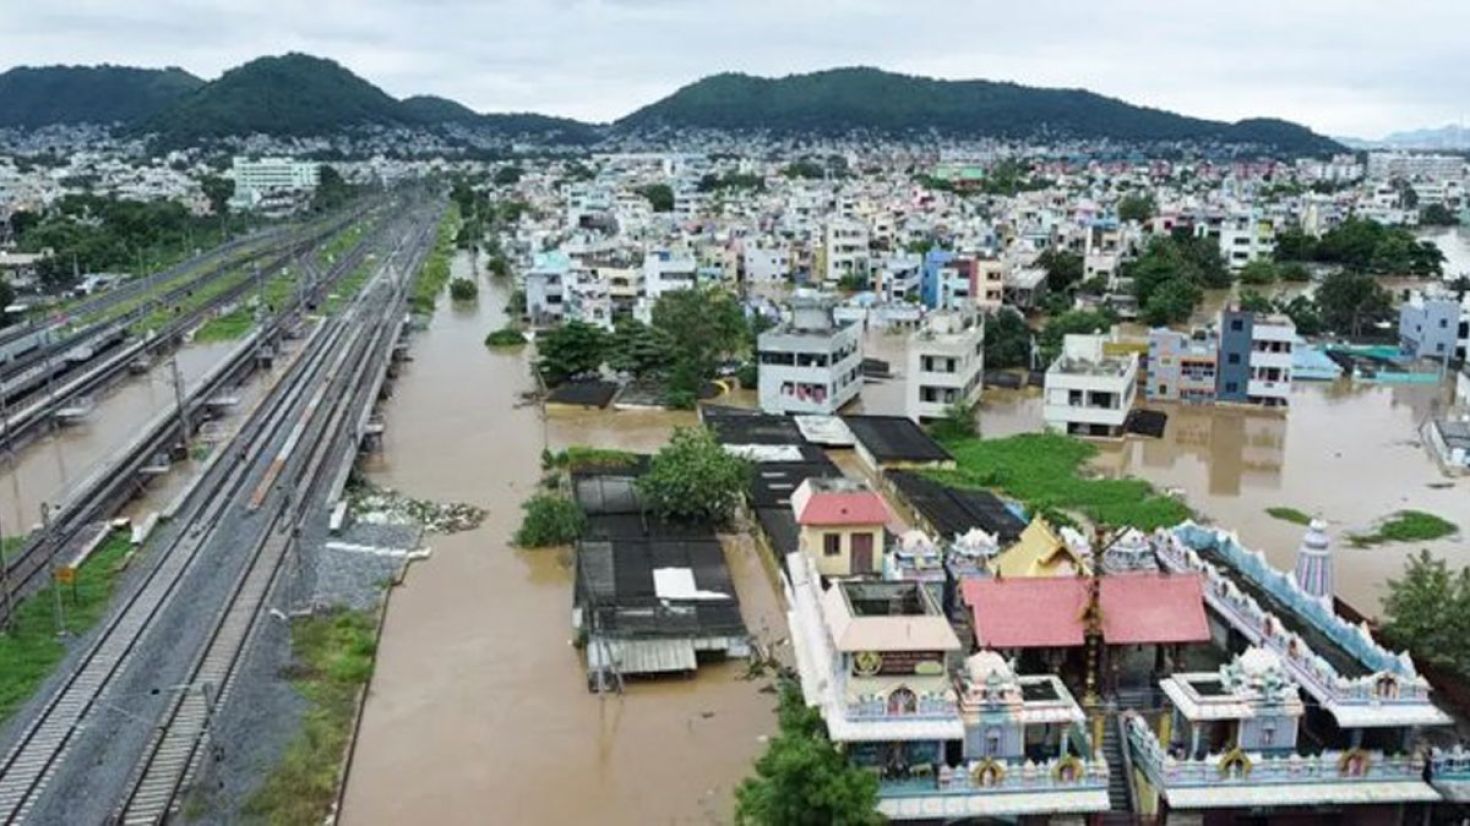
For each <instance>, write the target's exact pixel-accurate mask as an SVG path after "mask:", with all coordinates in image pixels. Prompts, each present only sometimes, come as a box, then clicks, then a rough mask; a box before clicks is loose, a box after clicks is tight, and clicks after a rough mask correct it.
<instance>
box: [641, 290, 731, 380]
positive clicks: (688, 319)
mask: <svg viewBox="0 0 1470 826" xmlns="http://www.w3.org/2000/svg"><path fill="white" fill-rule="evenodd" d="M653 327H654V329H655V330H657V331H659V332H660V333H661V334H662V335H663V336H664V337H665V338H666V340H667V341H668V342H669V347H670V351H671V352H672V353H673V360H672V362H671V364H670V365H669V372H668V374H667V384H668V392H669V396H670V402H671V403H673V404H674V405H675V406H679V407H693V406H694V401H695V399H697V398H699V392H700V391H701V390H702V389H703V388H704V385H705V383H706V382H708V381H709V380H710V379H712V378H714V375H715V368H716V367H718V366H719V362H720V358H721V357H722V356H724V355H725V354H727V353H731V352H734V351H736V350H737V349H738V348H739V347H740V346H741V344H742V343H743V342H744V341H745V335H746V331H747V329H748V327H747V326H746V323H745V315H744V313H742V312H741V310H740V304H739V302H738V301H736V300H735V296H733V295H731V294H730V293H728V292H726V291H725V290H722V289H719V288H718V287H696V288H693V289H688V290H674V291H673V292H666V293H664V294H663V295H661V296H659V299H658V303H656V304H654V305H653Z"/></svg>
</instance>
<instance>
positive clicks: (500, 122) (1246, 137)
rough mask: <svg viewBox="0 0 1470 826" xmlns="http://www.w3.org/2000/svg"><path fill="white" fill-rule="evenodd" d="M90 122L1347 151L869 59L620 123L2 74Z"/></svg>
mask: <svg viewBox="0 0 1470 826" xmlns="http://www.w3.org/2000/svg"><path fill="white" fill-rule="evenodd" d="M6 117H9V118H10V119H11V121H10V122H9V123H7V121H6ZM85 122H93V123H123V124H125V125H126V126H127V127H128V129H129V131H130V132H131V133H132V134H134V135H139V136H141V135H150V136H152V137H154V138H156V139H157V140H158V141H159V144H160V145H161V146H168V147H175V146H185V145H189V144H191V143H194V142H198V141H205V140H212V139H218V138H225V137H234V136H247V135H251V134H257V133H259V134H266V135H273V136H278V137H306V136H323V135H331V134H336V133H338V132H340V131H342V130H345V129H351V128H355V127H370V126H375V127H401V128H444V129H455V128H459V129H470V130H477V131H479V132H481V133H485V132H489V133H492V134H498V135H503V136H506V137H531V138H534V139H538V140H542V141H545V142H560V143H592V142H595V141H597V140H600V139H601V138H603V137H605V136H607V135H621V134H629V133H639V132H645V131H649V130H663V129H676V130H677V129H712V130H724V131H731V132H754V131H764V132H773V133H785V134H799V133H807V134H814V135H816V134H820V135H834V134H845V133H850V132H857V131H862V132H869V133H873V134H883V135H892V136H902V135H923V134H928V133H931V132H938V133H940V134H944V135H949V136H954V137H994V138H1008V139H1028V138H1042V139H1046V138H1050V139H1114V140H1119V141H1153V142H1163V141H1198V142H1214V143H1220V144H1227V145H1258V146H1261V147H1265V148H1270V149H1274V150H1278V151H1286V152H1297V153H1307V154H1322V153H1327V152H1333V151H1340V150H1341V149H1342V146H1341V145H1340V144H1338V143H1336V142H1334V141H1332V140H1331V139H1329V138H1326V137H1323V136H1321V135H1318V134H1316V133H1314V132H1312V131H1311V130H1309V129H1307V128H1306V127H1303V126H1300V125H1298V124H1295V123H1290V122H1288V121H1283V120H1273V119H1264V118H1259V119H1251V120H1243V121H1239V122H1237V123H1222V122H1218V121H1211V120H1203V119H1200V118H1192V117H1186V116H1184V115H1179V114H1175V113H1172V112H1166V111H1162V110H1159V109H1151V108H1147V107H1141V106H1134V105H1132V104H1129V103H1126V102H1124V101H1121V100H1117V99H1114V98H1109V97H1104V96H1102V95H1099V94H1095V93H1093V92H1088V91H1085V90H1081V89H1040V88H1033V87H1027V86H1020V85H1017V84H1014V83H997V82H992V81H985V80H963V81H951V80H935V79H932V78H925V77H915V76H910V75H901V74H895V73H892V72H885V71H882V70H879V69H872V68H847V69H830V70H827V71H821V72H813V73H810V74H802V75H790V76H787V77H781V78H765V77H755V76H751V75H744V74H731V73H726V74H719V75H712V76H710V77H707V78H704V79H703V80H700V81H697V82H695V83H692V84H690V85H688V86H685V87H683V88H682V89H679V90H678V91H676V92H675V93H674V94H672V95H669V96H668V97H666V98H664V99H662V100H660V101H657V102H655V103H652V104H649V105H648V106H644V107H642V108H640V109H638V110H637V111H635V112H632V113H631V114H629V115H627V116H625V117H623V118H621V119H619V120H618V121H616V122H615V123H613V124H612V125H610V126H599V125H594V124H588V123H583V122H580V121H576V120H571V119H568V118H558V117H551V116H547V115H538V114H532V113H520V114H514V113H513V114H503V113H492V114H480V113H477V112H475V111H473V110H471V109H470V108H469V107H466V106H464V105H462V104H460V103H457V102H455V101H452V100H449V99H446V98H442V97H435V96H431V95H416V96H412V97H408V98H405V99H403V100H398V99H395V98H394V97H393V96H391V95H389V94H388V93H387V92H384V91H383V90H382V89H380V88H378V87H377V86H374V85H373V84H372V83H369V82H368V81H366V80H364V79H363V78H361V77H359V76H357V75H356V74H353V73H352V72H351V71H349V70H348V69H346V68H344V67H343V66H341V65H340V64H338V63H336V62H334V61H331V60H327V59H324V58H319V57H312V56H310V55H304V54H299V53H289V54H285V55H280V56H272V57H261V58H257V59H255V60H252V61H250V62H248V63H245V64H242V65H240V66H237V67H235V68H233V69H230V70H228V71H226V72H225V73H224V74H223V75H221V76H220V77H219V78H218V79H216V80H213V81H209V82H205V81H202V80H200V79H199V78H196V77H194V76H193V75H190V74H188V73H187V72H184V71H182V70H179V69H163V70H153V69H128V68H123V67H111V66H101V67H95V68H85V67H48V68H40V69H12V70H10V71H9V72H5V73H4V74H0V126H3V125H15V126H24V127H35V126H43V125H47V124H50V123H85Z"/></svg>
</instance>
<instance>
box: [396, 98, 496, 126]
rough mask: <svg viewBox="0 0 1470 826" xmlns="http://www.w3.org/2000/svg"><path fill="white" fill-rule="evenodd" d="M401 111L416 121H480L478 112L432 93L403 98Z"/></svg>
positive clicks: (465, 122) (471, 122) (430, 122)
mask: <svg viewBox="0 0 1470 826" xmlns="http://www.w3.org/2000/svg"><path fill="white" fill-rule="evenodd" d="M400 106H401V109H402V110H403V113H404V114H405V115H406V116H407V117H408V118H410V119H411V120H414V121H416V122H418V123H426V124H435V123H464V124H475V123H479V122H480V114H479V113H478V112H476V111H475V110H473V109H471V108H470V107H468V106H465V105H464V104H462V103H458V102H456V101H453V100H450V99H449V98H441V97H435V96H434V95H414V96H413V97H407V98H404V99H403V101H402V102H401V104H400Z"/></svg>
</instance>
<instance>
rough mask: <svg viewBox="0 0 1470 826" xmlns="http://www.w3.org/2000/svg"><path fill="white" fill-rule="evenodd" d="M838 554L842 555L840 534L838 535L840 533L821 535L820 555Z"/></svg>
mask: <svg viewBox="0 0 1470 826" xmlns="http://www.w3.org/2000/svg"><path fill="white" fill-rule="evenodd" d="M840 553H842V534H840V533H824V534H822V555H823V556H837V555H838V554H840Z"/></svg>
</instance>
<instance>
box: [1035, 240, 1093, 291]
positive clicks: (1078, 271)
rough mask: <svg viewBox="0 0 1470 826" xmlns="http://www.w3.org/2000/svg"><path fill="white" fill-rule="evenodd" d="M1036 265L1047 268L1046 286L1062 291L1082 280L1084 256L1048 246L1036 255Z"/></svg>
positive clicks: (1049, 288)
mask: <svg viewBox="0 0 1470 826" xmlns="http://www.w3.org/2000/svg"><path fill="white" fill-rule="evenodd" d="M1036 266H1038V267H1041V268H1042V269H1044V270H1046V288H1047V289H1048V290H1052V291H1057V292H1061V291H1063V290H1068V289H1070V288H1071V287H1072V286H1073V285H1074V284H1077V283H1078V282H1080V281H1081V280H1082V256H1080V255H1078V254H1077V253H1075V252H1069V251H1067V250H1059V249H1053V248H1048V249H1047V250H1046V251H1045V252H1043V253H1042V254H1041V255H1039V256H1037V257H1036Z"/></svg>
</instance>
